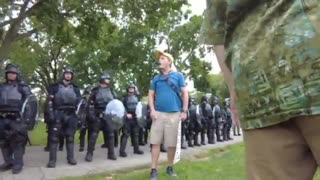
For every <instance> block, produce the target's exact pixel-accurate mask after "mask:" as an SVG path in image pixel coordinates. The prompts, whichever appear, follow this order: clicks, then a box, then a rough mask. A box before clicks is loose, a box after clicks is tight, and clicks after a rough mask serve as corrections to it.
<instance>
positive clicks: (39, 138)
mask: <svg viewBox="0 0 320 180" xmlns="http://www.w3.org/2000/svg"><path fill="white" fill-rule="evenodd" d="M29 137H30V140H31V143H32V145H33V146H39V145H46V143H47V133H46V124H45V123H43V122H38V123H37V124H36V126H35V127H34V129H33V131H31V132H29ZM75 143H76V144H79V131H77V132H76V134H75ZM102 143H103V136H102V132H101V133H99V137H98V139H97V144H102Z"/></svg>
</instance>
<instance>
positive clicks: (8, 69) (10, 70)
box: [4, 64, 20, 81]
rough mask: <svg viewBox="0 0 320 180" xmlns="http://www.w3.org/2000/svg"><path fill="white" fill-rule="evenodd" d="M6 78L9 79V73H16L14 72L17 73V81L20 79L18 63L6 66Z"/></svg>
mask: <svg viewBox="0 0 320 180" xmlns="http://www.w3.org/2000/svg"><path fill="white" fill-rule="evenodd" d="M4 70H5V74H6V75H5V78H6V80H8V73H14V74H17V77H16V81H18V80H19V75H20V71H19V68H18V66H17V65H15V64H8V65H7V66H6V67H5V68H4Z"/></svg>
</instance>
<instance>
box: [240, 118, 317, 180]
mask: <svg viewBox="0 0 320 180" xmlns="http://www.w3.org/2000/svg"><path fill="white" fill-rule="evenodd" d="M243 133H244V143H245V147H246V151H245V152H246V166H247V168H246V170H247V180H271V179H272V180H278V179H279V180H311V179H312V178H313V176H314V174H315V172H316V170H317V167H318V166H319V165H320V141H319V139H320V115H316V116H300V117H296V118H293V119H291V120H289V121H287V122H284V123H281V124H278V125H274V126H270V127H266V128H261V129H254V130H244V131H243Z"/></svg>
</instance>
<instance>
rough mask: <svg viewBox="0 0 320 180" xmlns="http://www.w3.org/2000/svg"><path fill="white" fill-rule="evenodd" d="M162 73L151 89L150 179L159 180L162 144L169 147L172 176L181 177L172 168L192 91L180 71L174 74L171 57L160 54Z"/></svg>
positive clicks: (168, 168) (158, 55) (155, 78)
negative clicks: (159, 160) (181, 126)
mask: <svg viewBox="0 0 320 180" xmlns="http://www.w3.org/2000/svg"><path fill="white" fill-rule="evenodd" d="M156 58H157V59H158V60H159V69H160V74H158V75H156V76H154V78H153V79H152V83H151V87H150V90H149V106H150V116H151V118H152V126H151V133H150V143H151V144H152V150H151V154H152V165H151V174H150V180H156V179H157V163H158V159H159V155H160V144H162V143H164V144H165V145H166V146H167V147H168V167H167V174H168V175H169V176H177V175H176V173H175V172H174V170H173V168H172V165H173V161H174V156H175V152H176V144H177V136H178V127H179V122H180V120H184V119H186V117H187V110H188V91H187V89H186V87H185V82H184V77H183V75H182V74H181V73H180V72H175V71H172V66H173V65H172V63H173V57H172V55H171V54H168V53H164V52H161V51H157V53H156Z"/></svg>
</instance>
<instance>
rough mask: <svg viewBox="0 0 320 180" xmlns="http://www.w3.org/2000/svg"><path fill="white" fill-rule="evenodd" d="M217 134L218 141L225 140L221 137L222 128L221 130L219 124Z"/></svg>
mask: <svg viewBox="0 0 320 180" xmlns="http://www.w3.org/2000/svg"><path fill="white" fill-rule="evenodd" d="M216 136H217V141H218V142H223V141H222V139H221V130H220V128H219V126H218V125H217V127H216Z"/></svg>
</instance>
